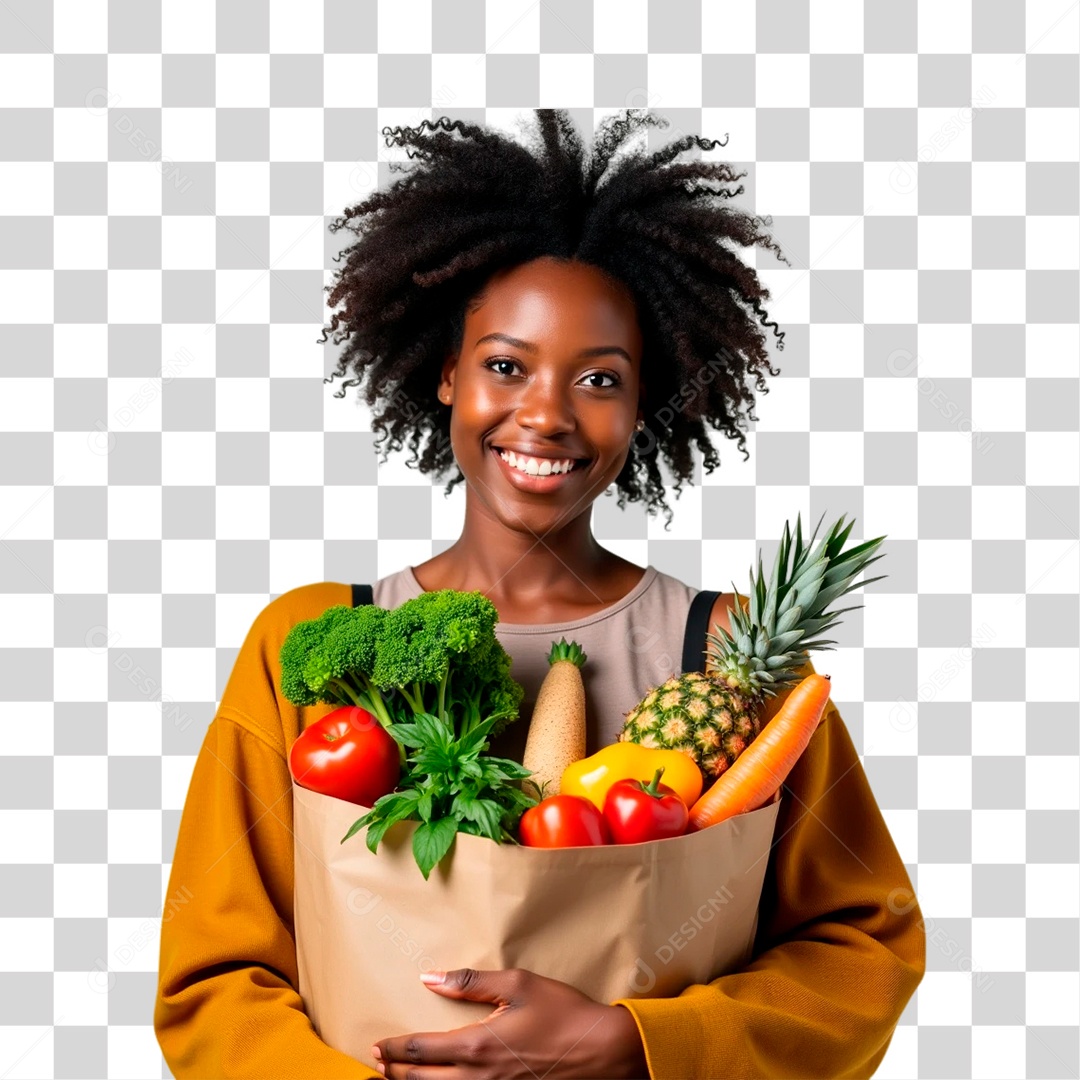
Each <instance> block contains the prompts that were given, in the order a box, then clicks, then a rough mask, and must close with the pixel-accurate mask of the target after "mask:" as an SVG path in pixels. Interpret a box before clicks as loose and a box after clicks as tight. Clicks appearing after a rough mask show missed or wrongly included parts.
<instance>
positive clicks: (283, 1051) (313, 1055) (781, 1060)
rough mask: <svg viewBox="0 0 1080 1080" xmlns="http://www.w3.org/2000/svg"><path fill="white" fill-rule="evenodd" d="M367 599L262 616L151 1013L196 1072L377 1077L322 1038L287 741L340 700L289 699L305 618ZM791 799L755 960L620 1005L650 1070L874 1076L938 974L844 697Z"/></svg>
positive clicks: (249, 645) (188, 844)
mask: <svg viewBox="0 0 1080 1080" xmlns="http://www.w3.org/2000/svg"><path fill="white" fill-rule="evenodd" d="M351 602H352V599H351V592H350V588H349V586H348V585H346V584H339V583H336V582H320V583H316V584H312V585H304V586H301V587H300V588H297V589H293V590H291V591H290V592H287V593H285V594H283V595H282V596H280V597H278V598H277V599H276V600H274V601H272V602H271V603H270V604H268V605H267V606H266V608H264V609H263V611H262V612H260V614H259V615H258V617H257V618H256V620H255V622H254V624H253V626H252V627H251V630H250V631H249V632H248V634H247V637H246V639H245V641H244V644H243V646H242V648H241V650H240V653H239V655H238V657H237V660H236V663H235V665H234V667H233V670H232V673H231V675H230V677H229V681H228V684H227V685H226V688H225V693H224V696H223V698H222V701H221V705H220V708H219V709H218V711H217V715H216V716H215V718H214V720H213V721H212V723H211V724H210V727H209V730H208V731H207V734H206V738H205V741H204V742H203V745H202V749H201V750H200V752H199V755H198V758H197V759H196V762H195V767H194V772H193V774H192V778H191V787H190V789H189V791H188V795H187V800H186V803H185V806H184V811H183V814H182V817H181V821H180V829H179V834H178V836H177V842H176V851H175V855H174V858H173V864H172V871H171V874H170V878H169V887H168V893H167V896H166V902H165V906H164V912H163V916H162V928H161V945H160V958H159V983H158V993H157V998H156V1001H155V1006H154V1029H155V1031H156V1034H157V1038H158V1042H159V1044H160V1046H161V1049H162V1053H163V1054H164V1056H165V1060H166V1062H167V1063H168V1065H169V1067H170V1069H171V1070H172V1071H173V1073H174V1075H175V1076H176V1077H177V1078H179V1080H183V1078H185V1077H198V1078H200V1080H208V1078H215V1077H258V1078H260V1080H265V1078H271V1077H272V1078H280V1080H290V1078H301V1077H303V1078H318V1080H333V1078H336V1077H341V1078H345V1077H350V1078H352V1077H357V1078H359V1077H365V1078H366V1077H372V1078H378V1077H379V1074H378V1073H377V1072H373V1071H372V1070H371V1069H369V1068H368V1067H367V1066H366V1065H363V1064H361V1063H360V1062H358V1061H356V1060H355V1059H353V1058H351V1057H349V1056H348V1055H346V1054H344V1053H341V1052H340V1051H338V1050H334V1049H332V1048H331V1047H329V1046H327V1045H326V1044H325V1043H324V1042H323V1041H322V1040H321V1039H320V1038H319V1036H318V1035H317V1033H316V1032H315V1030H314V1028H313V1026H312V1024H311V1021H310V1020H309V1019H308V1017H307V1014H306V1013H305V1012H304V1009H303V1004H302V1002H301V999H300V996H299V993H298V990H297V987H298V985H299V983H298V976H297V966H296V947H295V941H294V938H293V839H292V797H291V784H290V778H289V771H288V764H287V754H288V751H289V748H290V747H291V746H292V743H293V741H294V740H295V739H296V737H297V735H298V734H299V733H300V732H301V731H302V730H303V729H304V727H305V726H306V725H307V724H308V723H310V722H311V721H313V720H315V719H317V718H318V717H320V716H324V715H325V714H326V713H327V712H330V711H331V710H332V708H333V706H331V705H319V706H313V707H311V708H297V707H296V706H294V705H292V704H291V703H290V702H289V701H288V700H287V699H285V698H284V697H282V695H281V692H280V688H279V677H280V666H279V663H278V653H279V650H280V648H281V643H282V641H283V640H284V638H285V635H286V633H288V631H289V628H290V627H291V626H293V625H294V624H295V623H297V622H299V621H301V620H303V619H311V618H315V617H316V616H317V615H319V614H320V613H321V612H323V611H324V610H325V609H326V608H327V607H330V606H331V605H333V604H350V603H351ZM807 670H808V671H809V670H813V668H812V665H807ZM784 794H785V800H784V805H783V806H782V807H781V809H780V813H779V816H778V818H777V824H776V834H775V845H774V849H773V851H772V853H771V856H770V862H769V867H768V871H767V874H766V877H765V884H764V891H763V894H762V902H761V913H760V921H759V926H758V937H757V948H756V950H755V955H756V959H755V960H754V961H753V962H752V963H751V964H750V965H749V966H748V967H747V968H745V969H744V970H742V971H739V972H737V973H735V974H731V975H725V976H723V977H722V978H719V979H716V980H714V981H713V982H711V983H709V984H708V985H702V986H690V987H688V988H687V989H686V990H684V991H683V993H682V994H680V995H679V996H678V997H676V998H667V999H660V998H656V999H638V1000H634V999H626V1000H621V1001H620V1002H619V1004H622V1005H625V1006H626V1007H627V1008H628V1009H629V1010H630V1011H631V1013H632V1014H633V1015H634V1018H635V1020H636V1021H637V1024H638V1027H639V1030H640V1032H641V1037H642V1040H643V1042H644V1046H645V1052H646V1056H647V1059H648V1062H649V1069H650V1074H651V1077H653V1078H658V1077H664V1078H672V1080H675V1078H678V1080H687V1078H690V1077H751V1076H771V1077H792V1078H793V1077H800V1078H805V1077H865V1076H870V1075H871V1074H872V1073H873V1072H874V1070H875V1069H876V1068H877V1066H878V1065H879V1064H880V1062H881V1060H882V1058H883V1057H884V1055H885V1052H886V1049H887V1048H888V1045H889V1041H890V1039H891V1037H892V1033H893V1030H894V1027H895V1025H896V1022H897V1020H898V1018H899V1016H900V1014H901V1012H902V1011H903V1009H904V1006H905V1005H906V1003H907V1002H908V1000H909V999H910V998H911V996H912V994H913V993H914V992H915V988H916V987H917V986H918V984H919V981H920V980H921V978H922V975H923V971H924V967H925V935H924V929H923V922H922V916H921V913H920V910H919V907H918V905H917V903H916V902H915V900H914V896H913V894H912V891H911V882H910V879H909V877H908V875H907V873H906V871H905V868H904V865H903V862H902V861H901V859H900V857H899V855H898V853H897V851H896V848H895V846H894V844H893V841H892V838H891V836H890V835H889V832H888V829H887V828H886V825H885V823H884V821H883V820H882V816H881V813H880V810H879V808H878V806H877V803H876V801H875V800H874V798H873V795H872V792H871V791H870V788H869V786H868V784H867V780H866V776H865V774H864V772H863V769H862V766H861V765H860V763H859V759H858V755H857V753H856V751H855V748H854V746H853V745H852V742H851V738H850V736H849V734H848V732H847V729H846V727H845V726H844V723H843V721H842V720H841V719H840V716H839V714H838V713H837V712H836V709H835V707H834V706H833V705H832V702H831V701H830V703H829V711H828V713H827V714H826V717H825V718H824V719H823V720H822V724H821V727H820V728H819V729H818V731H817V732H816V733H815V735H814V737H813V739H811V741H810V745H809V746H808V747H807V749H806V751H805V752H804V754H803V756H802V758H801V759H800V761H799V763H798V765H797V766H796V768H795V770H794V771H793V772H792V774H791V776H790V777H789V779H788V783H787V786H786V789H785V793H784ZM609 1004H615V1003H614V1002H612V1003H609ZM386 1034H387V1036H390V1035H397V1034H405V1033H404V1032H390V1031H388V1032H387V1033H386Z"/></svg>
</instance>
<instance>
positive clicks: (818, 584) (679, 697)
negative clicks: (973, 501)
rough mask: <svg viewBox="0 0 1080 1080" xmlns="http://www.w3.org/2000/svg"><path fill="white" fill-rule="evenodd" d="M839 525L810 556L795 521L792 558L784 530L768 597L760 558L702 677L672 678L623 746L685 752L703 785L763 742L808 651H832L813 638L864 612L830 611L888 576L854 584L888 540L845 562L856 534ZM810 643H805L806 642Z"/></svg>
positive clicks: (629, 720) (626, 728)
mask: <svg viewBox="0 0 1080 1080" xmlns="http://www.w3.org/2000/svg"><path fill="white" fill-rule="evenodd" d="M824 516H825V515H824V514H823V515H822V519H824ZM843 521H844V515H841V516H840V519H839V520H838V521H837V522H836V524H834V525H833V527H832V529H831V530H830V532H829V535H828V536H827V537H826V538H825V539H823V540H822V541H821V542H820V544H819V545H818V547H817V549H816V550H814V551H813V552H811V551H810V548H811V547H812V546H813V543H814V537H816V536H817V530H818V528H820V527H821V520H819V521H818V525H817V528H815V529H814V534H813V536H811V537H810V542H809V544H808V545H807V546H806V547H805V548H804V547H803V540H802V515H799V517H798V518H797V520H796V528H795V550H794V552H792V551H791V532H790V529H789V527H788V523H787V522H785V523H784V535H783V537H782V538H781V540H780V545H779V547H778V548H777V552H776V561H775V562H774V564H773V571H772V578H771V579H770V581H769V585H768V588H767V589H766V587H765V577H764V573H763V571H762V566H761V553H760V551H759V552H758V573H757V580H756V581H755V579H754V571H753V568H752V567H751V569H750V596H749V600H750V604H749V611H748V612H747V611H746V610H745V609H744V606H743V604H742V597H741V596H740V595H739V593H738V591H737V590H736V592H735V599H736V601H737V604H736V607H735V608H734V609H731V608H729V609H728V612H729V621H730V623H731V629H732V633H731V634H729V633H728V632H727V631H726V630H724V629H723V627H721V626H719V625H718V626H717V627H716V629H717V630H719V631H720V634H719V636H718V635H716V634H711V633H710V634H706V642H707V643H708V648H707V654H706V662H705V667H706V672H698V671H695V672H689V673H686V674H683V675H672V676H671V678H670V679H668V680H667V681H666V682H665V683H663V684H662V685H661V686H657V687H654V688H653V689H652V690H650V691H649V692H648V694H646V695H645V697H644V699H643V700H642V701H641V702H639V703H638V704H637V705H636V706H635V707H634V708H633V709H631V710H630V711H629V712H628V713H627V714H626V720H625V722H624V724H623V729H622V731H621V732H620V734H619V740H618V741H619V742H635V743H640V744H641V745H642V746H651V747H661V748H663V749H665V750H682V751H683V752H684V753H686V754H689V755H690V756H691V757H692V758H693V759H694V760H695V761H696V762H697V763H698V765H699V766H700V768H701V771H702V772H703V773H704V774H705V781H706V783H708V782H710V781H712V780H715V779H716V778H717V777H718V776H720V775H721V773H723V772H725V771H726V770H727V769H728V768H729V767H730V766H731V763H732V762H733V761H734V760H735V759H736V758H737V757H738V756H739V754H740V753H742V751H743V750H745V749H746V747H747V746H749V745H750V743H751V742H753V740H754V738H755V737H756V736H757V733H758V731H760V729H761V726H762V716H763V714H764V713H765V711H766V708H767V706H768V704H769V701H770V699H771V698H772V697H774V695H777V694H779V693H780V692H781V691H783V690H787V689H790V688H791V687H792V686H794V685H795V684H796V683H797V682H798V681H799V675H798V674H797V672H798V671H799V669H800V668H802V667H803V665H804V664H805V663H806V661H807V659H808V654H809V652H810V650H811V649H825V648H828V647H829V646H830V645H832V644H835V642H834V641H832V640H831V639H826V638H818V637H815V636H814V635H816V634H820V633H821V632H823V631H825V630H827V629H829V628H830V627H831V626H834V625H835V623H836V621H837V620H838V618H839V616H840V615H843V614H844V613H845V612H847V611H855V610H856V609H857V608H859V607H861V606H862V605H861V604H856V605H855V606H854V607H848V608H841V609H840V610H839V611H826V608H827V607H828V606H829V604H831V603H832V602H833V601H834V600H836V599H837V598H838V597H840V596H843V595H844V594H845V593H848V592H851V590H852V589H857V588H859V585H867V584H869V583H870V582H871V581H879V580H880V579H881V577H885V576H887V575H884V574H882V575H880V576H879V577H875V578H870V579H869V580H868V581H863V582H860V583H858V584H856V585H852V584H851V581H852V579H853V578H855V577H856V576H857V575H858V574H859V573H861V571H862V570H863V569H864V568H865V567H866V566H868V565H869V564H870V563H872V562H876V561H877V560H878V559H880V558H881V555H875V556H874V557H873V558H871V557H870V556H871V555H872V554H873V552H874V551H875V550H876V549H877V548H878V546H879V545H880V544H881V542H882V540H884V539H885V537H884V536H879V537H877V538H876V539H874V540H867V541H865V542H863V543H861V544H859V545H857V546H856V547H853V548H851V549H850V550H848V551H844V552H843V553H842V554H841V549H842V548H843V546H844V542H845V541H846V540H847V537H848V533H849V532H851V527H852V525H853V524H854V521H851V522H849V523H848V525H847V527H846V528H844V529H843V531H841V526H842V525H843ZM792 556H793V558H792ZM789 558H791V566H790V568H789V566H788V561H789ZM804 636H805V638H806V639H807V640H802V639H803V638H804Z"/></svg>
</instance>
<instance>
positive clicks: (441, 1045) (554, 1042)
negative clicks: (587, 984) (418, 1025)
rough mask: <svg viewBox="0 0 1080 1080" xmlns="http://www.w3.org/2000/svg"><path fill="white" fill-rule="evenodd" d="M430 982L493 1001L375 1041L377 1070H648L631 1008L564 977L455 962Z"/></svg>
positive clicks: (599, 1073)
mask: <svg viewBox="0 0 1080 1080" xmlns="http://www.w3.org/2000/svg"><path fill="white" fill-rule="evenodd" d="M433 974H434V973H433ZM425 982H426V980H425ZM427 986H428V988H429V989H430V990H433V991H435V992H436V993H439V994H442V995H443V996H444V997H450V998H458V999H464V1000H467V1001H489V1002H491V1003H492V1004H493V1005H496V1006H497V1008H496V1009H495V1010H494V1011H493V1012H492V1013H491V1015H490V1016H487V1017H485V1018H484V1019H483V1020H480V1021H478V1022H477V1023H474V1024H469V1025H467V1026H466V1027H461V1028H455V1029H454V1030H453V1031H430V1032H417V1033H413V1034H411V1035H399V1036H398V1037H397V1038H394V1039H382V1040H380V1041H379V1042H377V1043H376V1044H375V1046H374V1047H373V1048H372V1054H373V1055H374V1056H375V1057H376V1058H377V1059H381V1062H380V1065H379V1071H380V1072H382V1073H383V1074H384V1075H385V1076H387V1077H390V1078H392V1080H465V1078H469V1080H479V1078H481V1077H492V1078H495V1077H497V1078H498V1080H513V1078H515V1077H522V1078H527V1080H536V1078H537V1077H538V1076H542V1077H544V1078H545V1080H555V1078H556V1077H574V1078H576V1080H580V1078H581V1077H596V1078H597V1080H599V1078H600V1077H645V1078H647V1077H648V1075H649V1071H648V1068H647V1066H646V1064H645V1050H644V1048H643V1046H642V1044H641V1036H640V1035H639V1034H638V1030H637V1024H636V1023H635V1022H634V1018H633V1016H631V1015H630V1012H629V1010H628V1009H624V1008H623V1007H622V1006H621V1005H602V1004H601V1003H600V1002H598V1001H594V1000H593V999H592V998H590V997H588V996H586V995H585V994H583V993H581V992H580V991H579V990H575V989H574V987H572V986H568V985H567V984H566V983H564V982H559V981H558V980H556V979H548V978H545V977H544V976H543V975H537V974H536V973H535V972H533V971H526V970H525V969H524V968H509V969H506V970H494V971H475V970H473V969H472V968H458V969H457V970H456V971H448V972H447V973H446V978H445V981H444V982H442V983H431V982H427Z"/></svg>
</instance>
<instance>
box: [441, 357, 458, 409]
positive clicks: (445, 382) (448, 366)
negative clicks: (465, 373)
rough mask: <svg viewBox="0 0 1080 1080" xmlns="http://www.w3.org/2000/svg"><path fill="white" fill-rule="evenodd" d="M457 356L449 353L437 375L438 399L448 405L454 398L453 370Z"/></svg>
mask: <svg viewBox="0 0 1080 1080" xmlns="http://www.w3.org/2000/svg"><path fill="white" fill-rule="evenodd" d="M457 359H458V358H457V356H455V355H453V354H450V355H449V356H447V358H446V359H445V360H444V361H443V366H442V373H441V375H440V377H439V400H440V401H441V402H442V403H443V404H444V405H449V404H450V403H451V402H452V401H453V399H454V371H455V369H456V367H457Z"/></svg>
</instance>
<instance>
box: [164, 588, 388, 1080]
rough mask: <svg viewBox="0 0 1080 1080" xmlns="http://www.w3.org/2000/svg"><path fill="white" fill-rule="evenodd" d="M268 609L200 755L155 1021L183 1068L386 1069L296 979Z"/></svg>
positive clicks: (169, 911) (203, 1077)
mask: <svg viewBox="0 0 1080 1080" xmlns="http://www.w3.org/2000/svg"><path fill="white" fill-rule="evenodd" d="M272 606H273V605H271V607H272ZM264 616H265V612H264V615H261V616H260V617H259V618H260V620H262V622H261V623H260V621H259V620H257V621H256V626H255V627H253V629H252V631H251V632H249V634H248V637H247V640H246V641H245V642H244V645H243V647H242V649H241V650H240V654H239V655H238V657H237V661H236V664H235V666H234V669H233V672H232V675H231V676H230V679H229V684H228V686H227V688H226V692H225V696H224V697H223V698H222V704H221V707H220V709H219V711H218V714H217V715H216V716H215V718H214V720H213V721H212V722H211V724H210V727H209V729H208V731H207V733H206V737H205V739H204V741H203V744H202V747H201V749H200V751H199V754H198V757H197V758H196V761H195V767H194V770H193V773H192V777H191V785H190V787H189V789H188V793H187V799H186V801H185V804H184V810H183V813H182V815H181V819H180V829H179V832H178V835H177V840H176V850H175V854H174V857H173V863H172V870H171V873H170V877H169V890H168V894H167V895H168V900H167V903H166V910H165V913H164V915H163V917H162V927H161V942H160V956H159V965H158V990H157V997H156V1000H155V1003H154V1031H155V1033H156V1035H157V1039H158V1044H159V1045H160V1047H161V1051H162V1054H163V1055H164V1057H165V1061H166V1063H167V1064H168V1066H169V1068H170V1069H171V1070H172V1072H173V1074H174V1076H176V1077H177V1078H178V1080H183V1078H184V1077H198V1078H199V1080H208V1078H212V1077H259V1078H260V1080H265V1078H266V1077H270V1076H272V1077H275V1078H278V1080H293V1078H296V1080H300V1078H302V1077H303V1078H310V1077H316V1076H317V1077H320V1078H327V1080H330V1078H350V1080H354V1078H355V1080H366V1078H376V1080H377V1078H378V1077H379V1073H377V1072H374V1071H373V1070H371V1069H370V1068H368V1067H367V1066H366V1065H364V1064H362V1063H361V1062H359V1061H357V1060H355V1059H354V1058H352V1057H350V1056H349V1055H347V1054H344V1053H342V1052H340V1051H338V1050H335V1049H333V1048H332V1047H330V1046H328V1045H327V1044H326V1043H324V1042H323V1041H322V1040H321V1039H320V1038H319V1035H318V1033H317V1032H316V1031H315V1028H314V1026H313V1025H312V1023H311V1020H310V1019H309V1017H308V1016H307V1014H306V1012H305V1011H304V1006H303V1001H302V1000H301V998H300V995H299V993H298V989H297V988H298V986H299V979H298V972H297V960H296V943H295V939H294V937H293V836H292V793H291V781H290V776H289V771H288V764H287V761H286V758H285V751H284V746H283V739H282V735H281V726H280V722H279V715H278V711H277V708H278V706H277V695H276V693H275V689H274V685H273V683H272V681H271V679H272V675H273V672H274V670H275V668H274V665H273V663H272V662H271V661H272V660H273V659H274V658H273V656H272V655H271V650H272V640H271V638H272V635H270V636H267V635H265V634H264V633H262V631H263V630H265V629H266V620H265V619H264ZM248 710H250V715H249V713H248ZM253 717H258V721H257V722H256V721H255V720H254V719H252V718H253ZM275 722H277V730H276V731H275V729H274V724H275Z"/></svg>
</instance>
